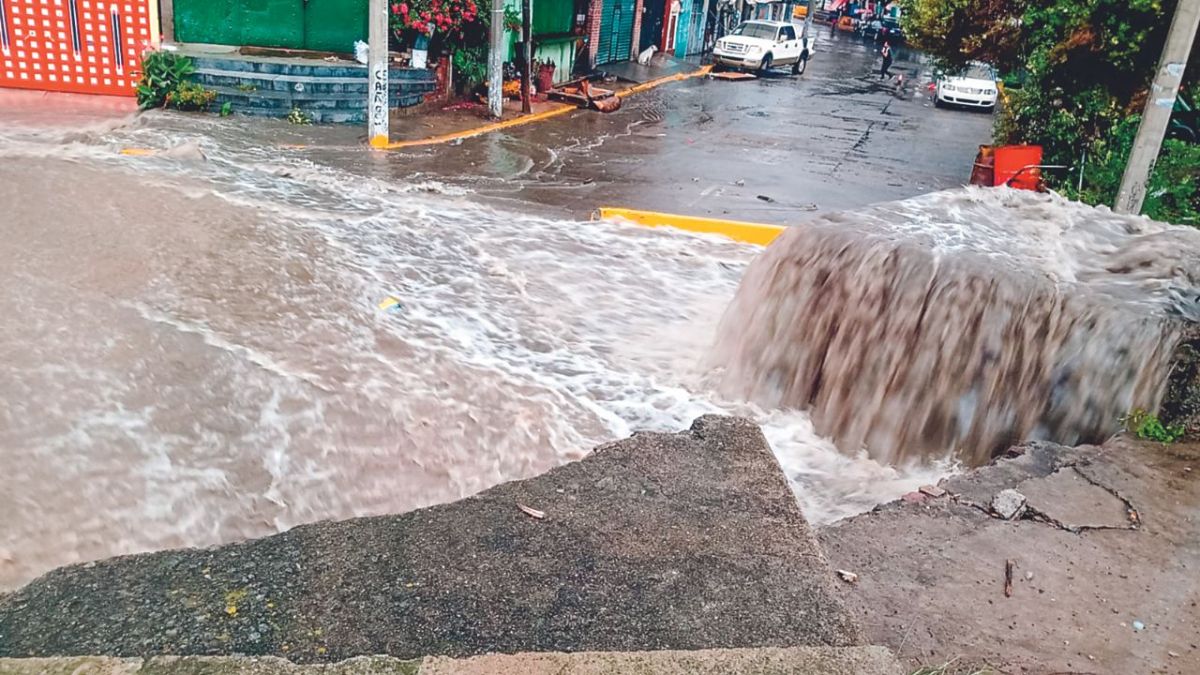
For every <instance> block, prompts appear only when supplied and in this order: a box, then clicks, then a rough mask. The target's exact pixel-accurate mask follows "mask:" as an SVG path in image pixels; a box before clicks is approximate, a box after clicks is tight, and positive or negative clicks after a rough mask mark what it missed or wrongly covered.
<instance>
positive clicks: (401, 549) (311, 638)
mask: <svg viewBox="0 0 1200 675" xmlns="http://www.w3.org/2000/svg"><path fill="white" fill-rule="evenodd" d="M521 506H526V507H529V508H531V509H534V510H537V511H542V512H544V513H545V517H544V518H541V519H539V518H535V517H531V516H530V515H528V512H526V511H523V510H522V509H521V508H520V507H521ZM833 584H834V581H833V575H832V572H831V571H830V568H829V566H828V564H827V562H826V561H825V558H824V556H823V555H822V553H821V551H820V549H819V548H818V546H817V543H816V541H815V539H814V536H813V533H812V531H811V529H810V527H809V526H808V524H807V523H806V522H805V521H804V518H803V517H802V516H801V514H800V511H799V509H798V507H797V505H796V500H795V497H794V495H793V493H792V492H791V488H790V487H789V486H788V484H787V481H786V480H785V478H784V476H783V474H782V472H781V471H780V469H779V466H778V464H777V463H776V460H775V457H774V455H773V454H772V453H771V450H770V448H769V447H768V445H767V443H766V440H765V439H764V438H763V436H762V432H761V431H759V429H758V428H757V427H756V426H754V425H753V424H751V423H750V422H748V421H745V420H738V419H733V418H720V417H703V418H700V419H699V420H697V421H696V423H695V424H694V425H693V427H692V428H691V430H690V431H688V432H684V433H680V434H638V435H635V436H634V437H633V438H630V439H628V440H625V441H621V442H618V443H612V444H609V445H606V446H602V447H601V448H599V449H597V450H596V451H595V452H594V453H593V454H592V455H590V456H589V457H587V458H586V459H584V460H582V461H579V462H576V463H573V464H569V465H566V466H563V467H560V468H558V469H555V470H553V471H550V472H549V473H547V474H544V475H542V476H539V477H537V478H533V479H529V480H525V481H518V482H513V483H508V484H505V485H501V486H498V487H496V488H493V489H491V490H488V491H486V492H483V493H481V494H479V495H478V496H475V497H472V498H469V499H465V500H462V501H459V502H455V503H452V504H446V505H442V506H435V507H432V508H428V509H423V510H419V511H414V512H411V513H407V514H404V515H399V516H387V517H378V518H364V519H358V520H350V521H344V522H326V523H318V524H314V525H307V526H302V527H298V528H296V529H293V530H291V531H288V532H285V533H283V534H280V535H276V536H273V537H268V538H265V539H259V540H253V541H248V542H244V543H240V544H233V545H229V546H223V547H218V548H213V549H208V550H185V551H167V552H163V553H154V554H147V555H138V556H128V557H123V558H116V559H112V560H106V561H102V562H98V563H94V564H87V565H77V566H73V567H67V568H63V569H59V570H56V571H53V572H51V573H49V574H47V575H45V576H43V577H42V578H40V579H38V580H36V581H34V582H33V583H31V584H29V585H28V586H26V587H25V588H22V589H20V590H18V591H16V592H14V593H12V594H10V595H7V596H3V597H0V656H52V655H80V654H104V655H113V656H150V655H157V654H184V655H187V654H196V655H204V654H208V655H217V654H247V655H275V656H283V657H287V658H289V659H291V660H294V661H298V662H333V661H338V660H342V659H346V658H350V657H353V656H359V655H372V654H390V655H393V656H399V657H402V658H416V657H420V656H425V655H445V656H453V657H465V656H473V655H481V654H486V653H491V652H503V653H515V652H524V651H537V652H542V651H569V652H578V651H644V650H664V649H680V650H693V649H707V648H733V647H768V646H771V647H792V646H832V647H848V646H858V645H862V644H864V642H863V639H862V633H861V630H860V629H859V627H858V625H857V624H856V622H855V621H853V620H852V619H851V618H850V615H849V613H848V612H847V611H846V609H845V607H844V606H843V604H842V602H841V600H839V599H838V597H837V595H836V591H835V589H834V587H833Z"/></svg>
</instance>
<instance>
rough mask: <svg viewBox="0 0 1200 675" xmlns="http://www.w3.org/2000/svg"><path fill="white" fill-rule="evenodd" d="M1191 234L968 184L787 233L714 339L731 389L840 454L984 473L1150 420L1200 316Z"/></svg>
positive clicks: (1195, 240) (1198, 263)
mask: <svg viewBox="0 0 1200 675" xmlns="http://www.w3.org/2000/svg"><path fill="white" fill-rule="evenodd" d="M1198 289H1200V232H1197V231H1196V230H1193V229H1191V228H1183V227H1175V226H1170V225H1165V224H1162V223H1157V222H1153V221H1150V220H1148V219H1146V218H1135V217H1125V216H1118V215H1116V214H1113V213H1112V212H1111V211H1109V210H1107V209H1093V208H1090V207H1086V206H1082V205H1079V204H1076V203H1072V202H1068V201H1066V200H1063V199H1061V198H1058V197H1054V196H1050V195H1038V194H1033V193H1028V192H1018V191H1009V190H980V189H968V190H960V191H952V192H944V193H935V194H931V195H926V196H924V197H919V198H916V199H912V200H906V201H903V202H897V203H894V204H888V205H883V206H880V207H876V208H874V209H870V210H867V211H864V212H856V213H853V214H834V215H829V216H825V217H822V218H819V219H818V220H816V221H815V222H813V223H812V224H811V226H805V227H795V228H792V229H790V230H788V231H787V232H786V233H784V234H783V235H782V236H781V237H780V238H779V239H778V240H777V241H776V243H775V244H773V245H772V246H771V247H770V249H768V251H767V252H766V254H764V255H762V256H760V257H759V258H758V259H757V260H755V262H754V263H753V264H752V265H751V266H750V269H749V270H748V271H747V273H746V276H745V278H744V279H743V281H742V284H741V287H740V288H739V289H738V292H737V295H736V298H735V300H734V301H733V303H732V305H731V306H730V308H729V310H728V311H727V313H726V315H725V317H724V319H723V321H722V327H721V329H720V337H719V343H718V350H717V353H718V360H719V362H720V363H721V364H722V365H724V366H726V368H727V370H726V372H725V376H724V385H725V387H726V388H727V390H728V391H727V393H732V394H734V395H740V396H746V397H749V398H751V399H753V400H755V401H757V402H759V403H761V404H763V405H766V406H769V407H791V408H799V409H805V410H809V411H811V414H812V417H813V422H814V424H815V426H816V429H817V430H818V432H820V433H824V434H828V435H830V436H832V438H833V439H834V441H835V442H836V443H837V444H838V446H839V447H840V448H842V449H843V450H844V451H854V450H855V449H858V448H865V449H867V450H868V452H869V453H870V454H871V456H872V457H874V458H876V459H878V460H881V461H887V462H896V461H900V460H904V459H908V458H913V457H931V456H944V455H945V454H946V453H948V452H954V453H956V455H957V456H958V457H959V458H960V459H962V460H963V461H966V462H968V463H981V462H983V461H986V460H987V459H988V458H989V457H991V456H992V455H993V454H994V453H995V452H997V451H999V450H1002V449H1004V448H1005V447H1007V446H1008V445H1010V444H1012V443H1015V442H1018V441H1021V440H1027V439H1047V440H1054V441H1058V442H1062V443H1076V442H1086V441H1097V440H1100V439H1101V438H1103V437H1104V436H1106V435H1108V434H1110V433H1112V432H1113V431H1115V430H1116V428H1117V426H1118V424H1119V423H1118V420H1119V418H1120V416H1121V415H1122V414H1124V413H1126V412H1128V411H1129V410H1130V409H1132V408H1134V407H1144V408H1147V409H1154V408H1156V407H1157V405H1158V403H1159V401H1160V398H1161V396H1162V392H1163V389H1164V386H1165V383H1166V379H1167V374H1168V371H1169V368H1170V360H1171V355H1172V352H1173V349H1174V347H1175V345H1176V344H1177V342H1178V340H1179V339H1180V331H1181V327H1182V323H1183V321H1181V320H1192V321H1195V320H1196V319H1197V318H1200V317H1198V316H1197V307H1198V306H1200V305H1198V303H1197V300H1196V298H1197V297H1198V296H1200V291H1198Z"/></svg>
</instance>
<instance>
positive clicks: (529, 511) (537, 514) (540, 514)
mask: <svg viewBox="0 0 1200 675" xmlns="http://www.w3.org/2000/svg"><path fill="white" fill-rule="evenodd" d="M517 508H518V509H521V511H523V512H524V513H525V515H527V516H529V517H530V518H537V519H538V520H541V519H543V518H545V517H546V512H545V511H538V510H537V509H534V508H530V507H528V506H525V505H524V504H521V503H520V502H518V503H517Z"/></svg>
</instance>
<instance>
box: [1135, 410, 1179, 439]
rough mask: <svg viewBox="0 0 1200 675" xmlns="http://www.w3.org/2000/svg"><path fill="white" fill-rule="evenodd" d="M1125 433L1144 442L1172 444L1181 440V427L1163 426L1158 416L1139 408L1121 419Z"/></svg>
mask: <svg viewBox="0 0 1200 675" xmlns="http://www.w3.org/2000/svg"><path fill="white" fill-rule="evenodd" d="M1121 424H1123V425H1124V426H1125V431H1128V432H1129V433H1131V434H1135V435H1137V437H1138V438H1140V439H1142V440H1146V441H1158V442H1159V443H1174V442H1175V441H1177V440H1179V439H1181V438H1183V434H1184V430H1183V427H1181V426H1177V425H1171V426H1164V425H1163V423H1162V421H1161V420H1159V419H1158V415H1155V414H1153V413H1148V412H1146V411H1145V410H1142V409H1141V408H1137V409H1135V410H1134V411H1133V412H1131V413H1129V414H1128V415H1126V416H1125V417H1123V418H1122V419H1121Z"/></svg>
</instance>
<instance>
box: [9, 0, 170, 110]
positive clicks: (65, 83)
mask: <svg viewBox="0 0 1200 675" xmlns="http://www.w3.org/2000/svg"><path fill="white" fill-rule="evenodd" d="M152 1H153V0H116V1H112V0H0V87H20V88H24V89H45V90H49V91H69V92H77V93H84V94H111V95H117V96H133V95H134V93H135V90H136V88H137V80H138V69H139V67H140V66H139V64H140V57H141V54H142V52H144V51H146V49H148V48H150V47H151V46H153V45H154V44H155V43H156V42H157V38H158V30H157V26H155V25H154V24H155V23H156V21H157V18H156V16H155V12H154V11H152V10H153V8H152V7H151V6H150V2H152Z"/></svg>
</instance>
